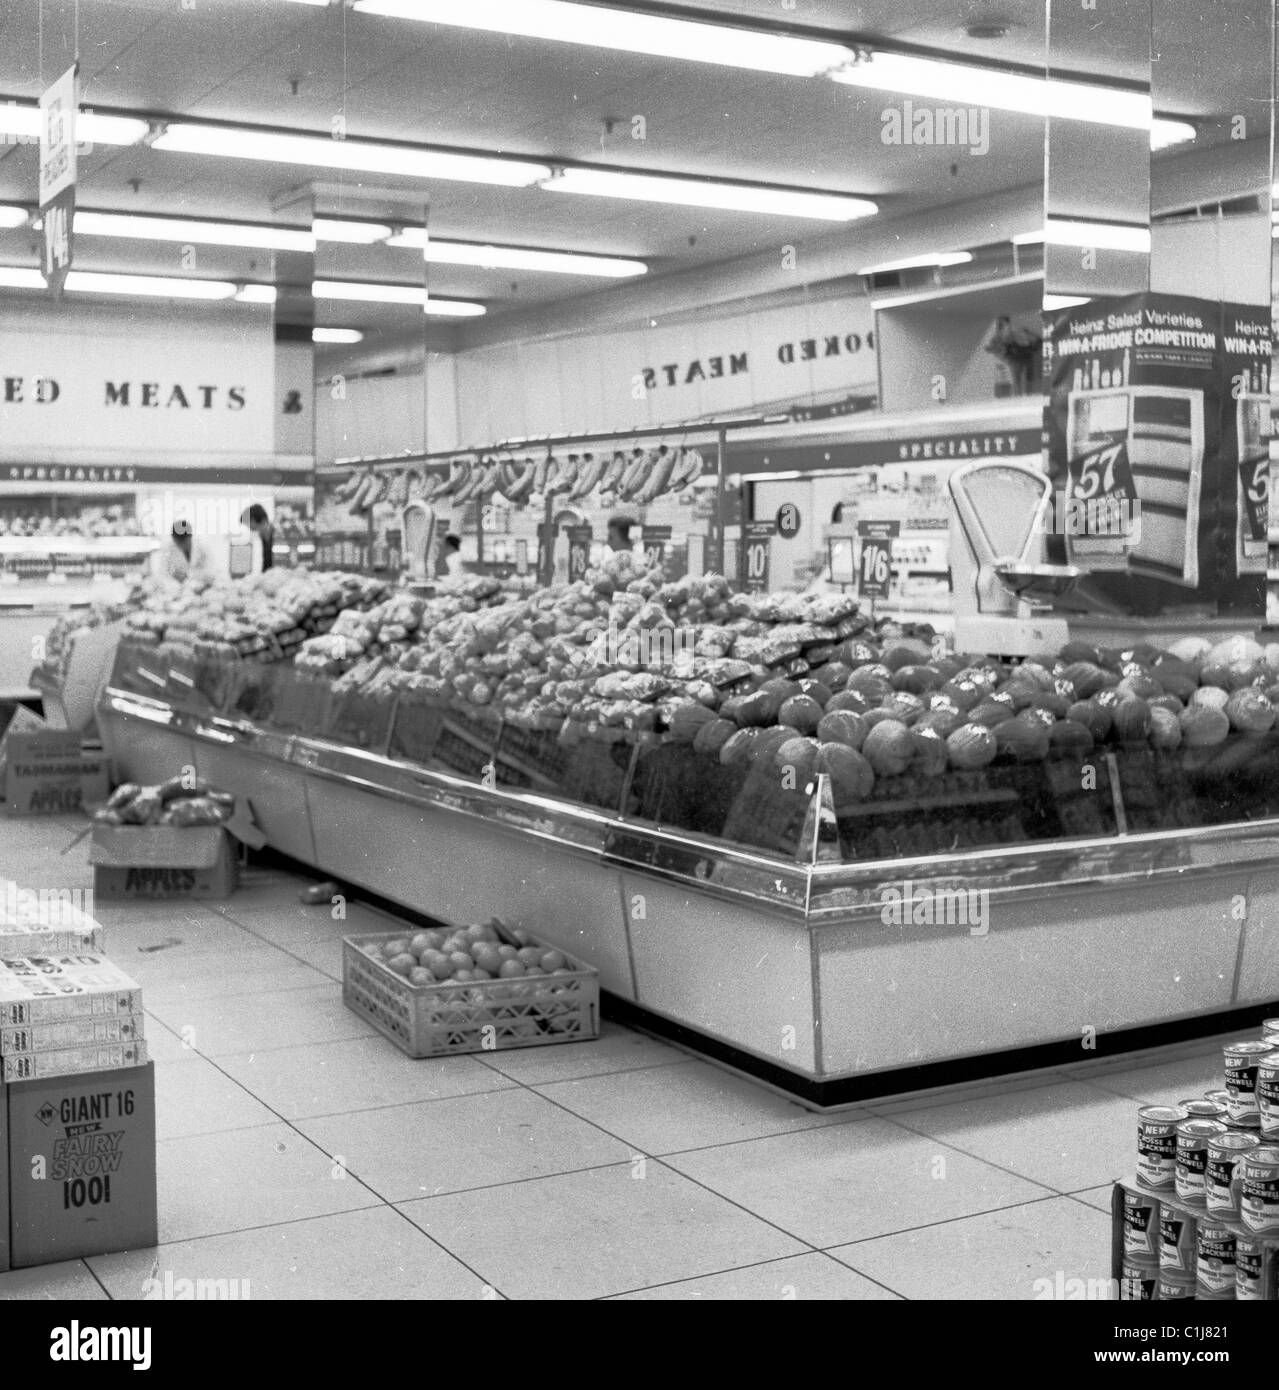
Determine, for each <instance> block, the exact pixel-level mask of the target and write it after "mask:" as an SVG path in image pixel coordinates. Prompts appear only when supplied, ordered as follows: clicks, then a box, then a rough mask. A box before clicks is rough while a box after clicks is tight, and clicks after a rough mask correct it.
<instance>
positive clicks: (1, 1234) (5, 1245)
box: [0, 1086, 9, 1274]
mask: <svg viewBox="0 0 1279 1390" xmlns="http://www.w3.org/2000/svg"><path fill="white" fill-rule="evenodd" d="M8 1268H9V1088H8V1087H7V1086H0V1274H3V1273H4V1271H5V1270H6V1269H8Z"/></svg>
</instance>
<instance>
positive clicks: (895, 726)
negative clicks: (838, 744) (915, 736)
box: [862, 719, 915, 777]
mask: <svg viewBox="0 0 1279 1390" xmlns="http://www.w3.org/2000/svg"><path fill="white" fill-rule="evenodd" d="M914 751H915V746H914V743H913V742H912V741H911V737H910V730H909V729H908V728H907V727H906V726H905V724H903V723H901V721H900V720H897V719H884V720H881V721H880V722H878V723H876V724H875V725H874V727H873V728H872V729H871V730H870V731H869V733H867V735H866V739H865V742H864V743H863V744H862V754H863V756H864V757H865V759H866V761H867V762H868V763H869V764H870V765H871V767H872V768H874V770H875V775H876V777H898V776H900V775H901V774H902V773H903V772H905V771H906V768H907V767H908V766H909V765H910V760H911V758H912V757H913V755H914Z"/></svg>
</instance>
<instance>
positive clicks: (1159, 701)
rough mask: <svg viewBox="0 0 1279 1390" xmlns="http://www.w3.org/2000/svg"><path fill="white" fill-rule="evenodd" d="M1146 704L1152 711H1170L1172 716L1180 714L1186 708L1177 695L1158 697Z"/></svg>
mask: <svg viewBox="0 0 1279 1390" xmlns="http://www.w3.org/2000/svg"><path fill="white" fill-rule="evenodd" d="M1146 703H1147V704H1148V705H1149V706H1150V708H1151V709H1162V710H1168V711H1169V712H1170V713H1172V714H1180V713H1181V711H1182V710H1183V709H1184V708H1185V706H1184V705H1183V704H1182V703H1181V701H1180V700H1179V699H1178V698H1177V697H1176V696H1175V695H1156V696H1155V698H1154V699H1153V700H1147V701H1146Z"/></svg>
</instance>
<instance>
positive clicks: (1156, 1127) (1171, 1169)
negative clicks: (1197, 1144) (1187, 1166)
mask: <svg viewBox="0 0 1279 1390" xmlns="http://www.w3.org/2000/svg"><path fill="white" fill-rule="evenodd" d="M1164 1114H1165V1116H1168V1118H1163V1119H1150V1118H1147V1117H1146V1116H1144V1115H1141V1114H1139V1115H1138V1116H1137V1179H1138V1181H1139V1182H1140V1183H1141V1184H1142V1186H1144V1187H1153V1188H1156V1189H1158V1188H1163V1189H1165V1190H1166V1189H1168V1188H1171V1187H1172V1185H1173V1183H1174V1182H1175V1181H1176V1175H1177V1125H1178V1124H1179V1123H1180V1116H1179V1115H1178V1117H1177V1118H1172V1117H1171V1115H1170V1112H1168V1111H1165V1112H1164Z"/></svg>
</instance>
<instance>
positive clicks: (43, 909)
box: [0, 879, 103, 959]
mask: <svg viewBox="0 0 1279 1390" xmlns="http://www.w3.org/2000/svg"><path fill="white" fill-rule="evenodd" d="M92 898H93V893H92V891H89V890H78V889H50V888H21V887H19V886H18V884H16V883H14V882H13V881H12V880H11V879H0V959H3V958H4V957H6V956H47V955H61V954H63V953H65V952H68V951H70V952H79V951H101V950H102V935H103V934H102V928H101V927H100V926H99V925H98V923H97V922H96V921H95V920H94V918H93V917H91V916H90V915H89V913H88V912H86V911H85V910H84V907H83V906H82V905H81V904H85V903H86V902H88V903H91V901H92Z"/></svg>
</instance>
